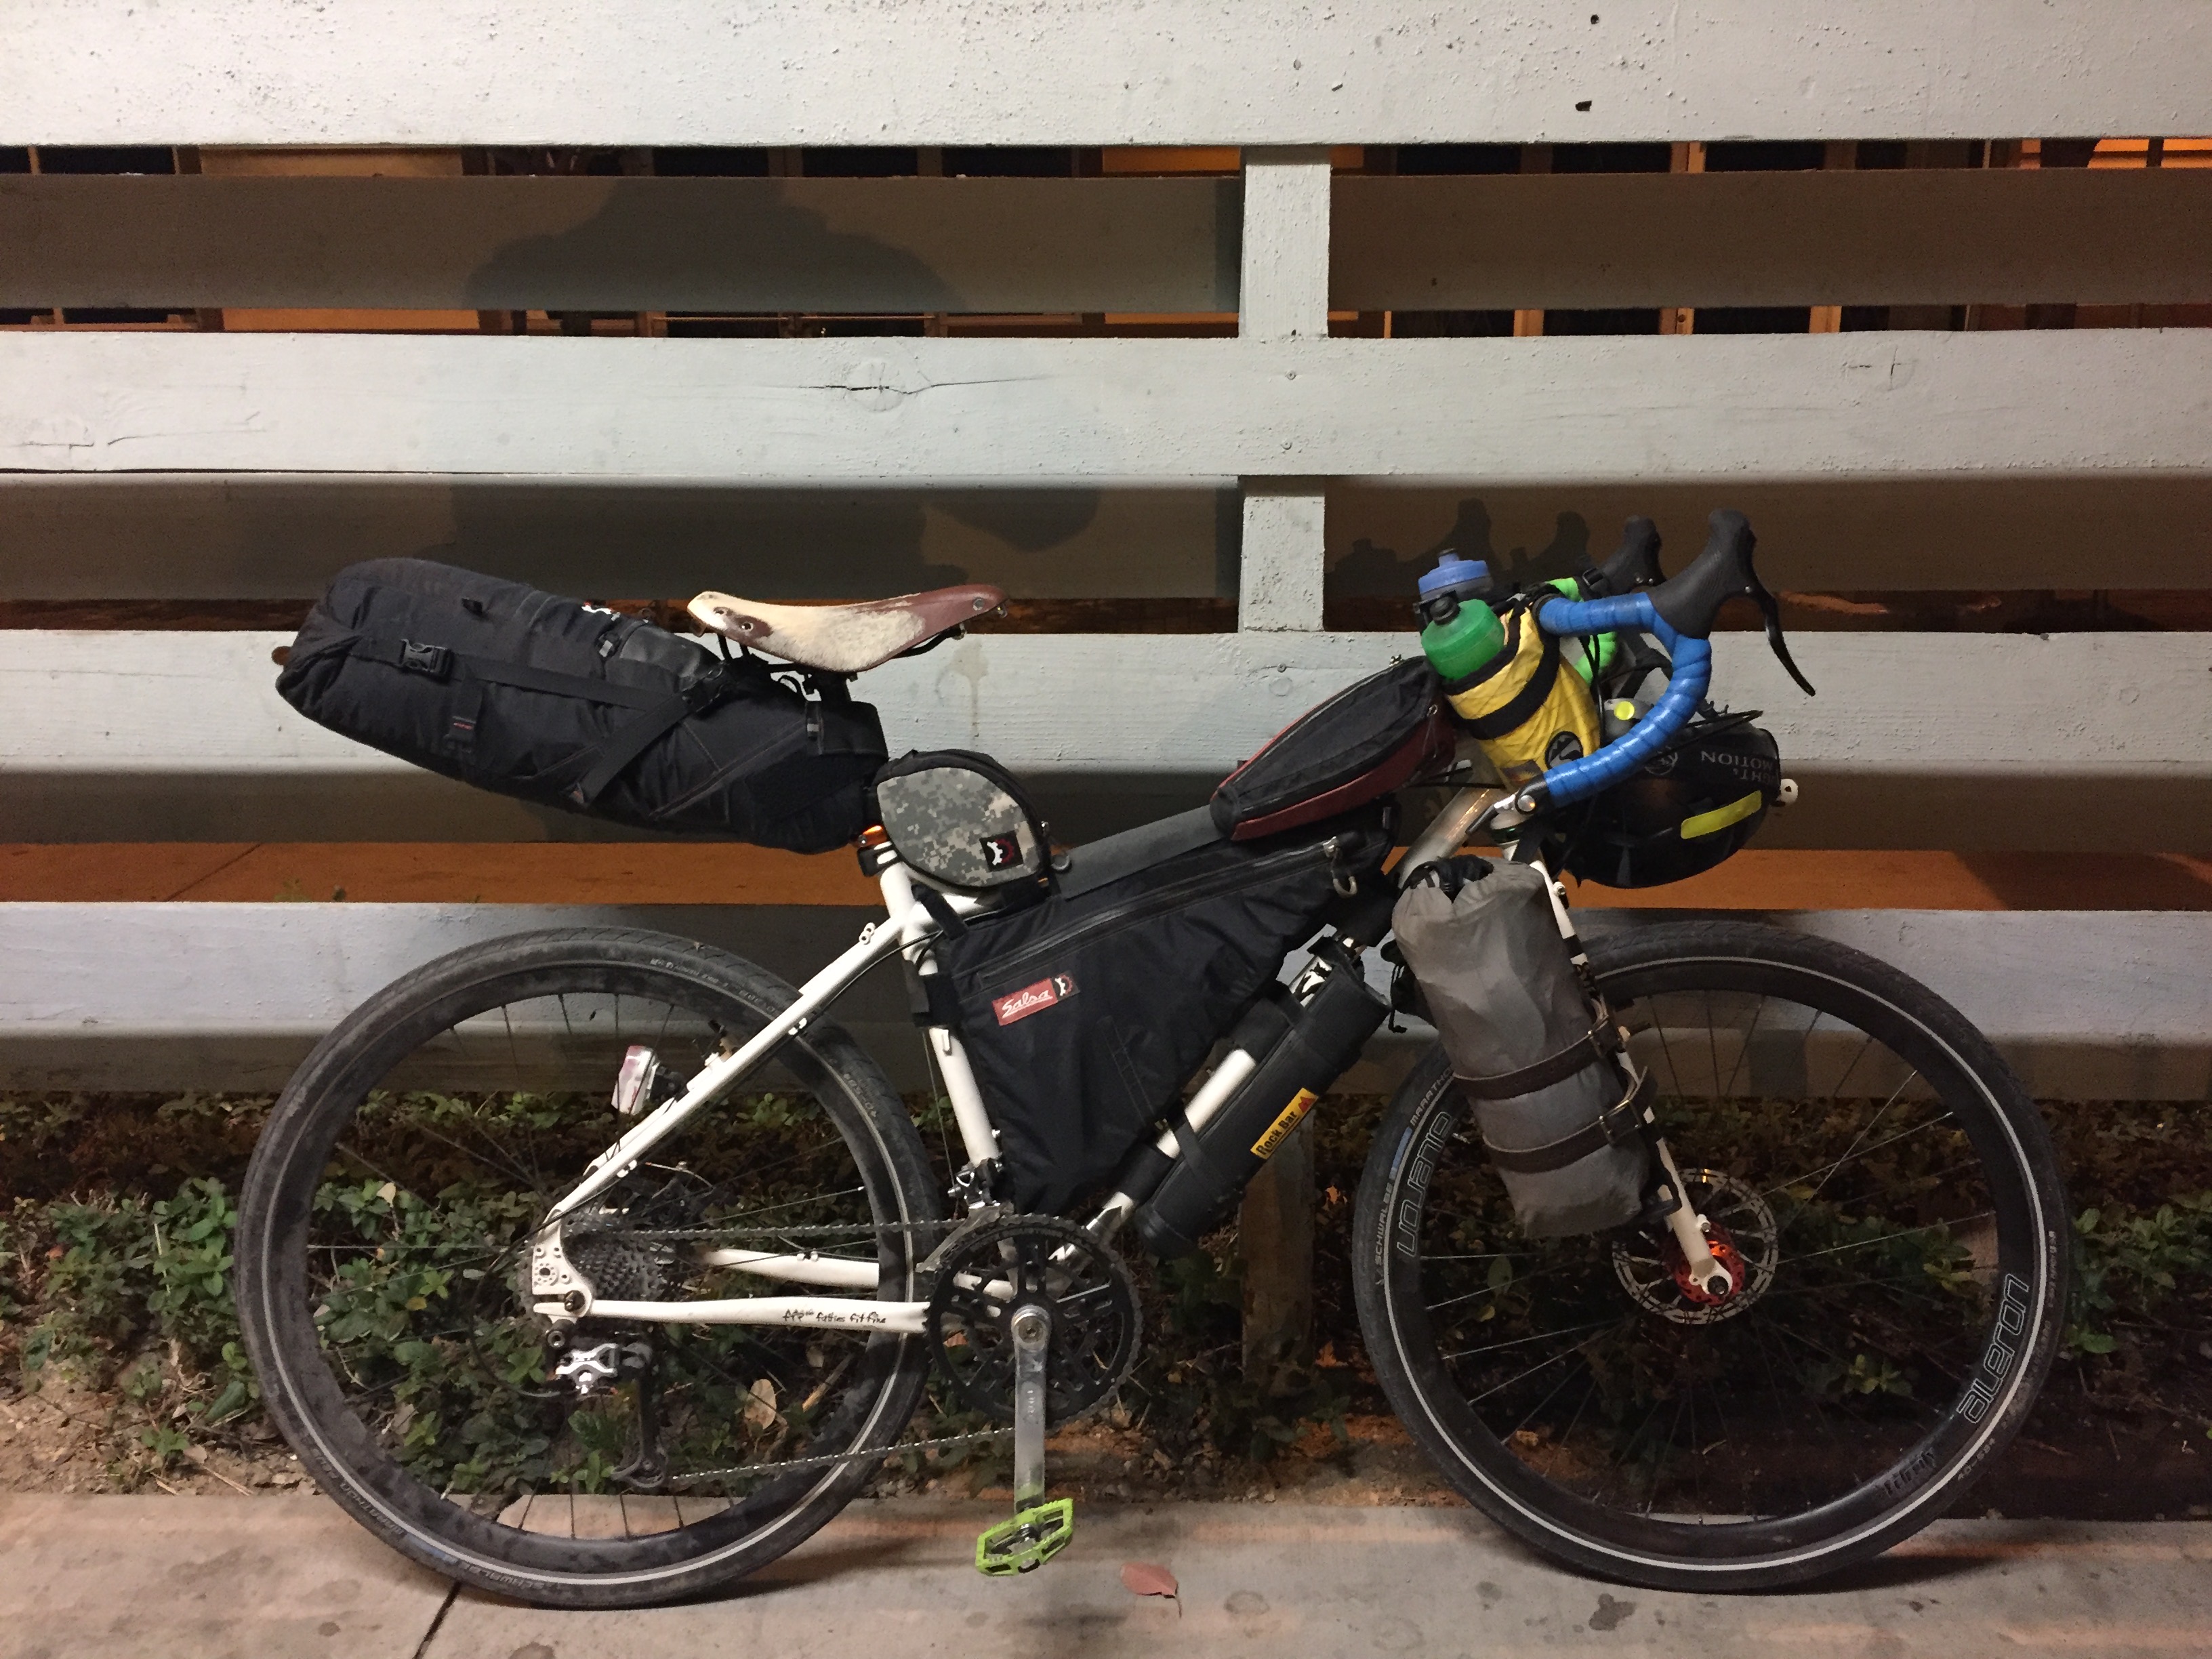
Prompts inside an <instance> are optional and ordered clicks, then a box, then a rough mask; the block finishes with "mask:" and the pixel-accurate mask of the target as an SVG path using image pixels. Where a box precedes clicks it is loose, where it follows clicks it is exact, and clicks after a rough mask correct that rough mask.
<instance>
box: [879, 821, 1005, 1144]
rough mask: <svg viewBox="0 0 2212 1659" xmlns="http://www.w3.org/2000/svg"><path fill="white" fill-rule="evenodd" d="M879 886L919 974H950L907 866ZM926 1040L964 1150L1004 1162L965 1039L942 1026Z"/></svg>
mask: <svg viewBox="0 0 2212 1659" xmlns="http://www.w3.org/2000/svg"><path fill="white" fill-rule="evenodd" d="M876 880H877V883H878V885H880V886H881V887H882V889H883V894H884V908H885V909H887V910H889V911H890V914H891V916H892V918H893V922H892V925H893V926H895V927H898V928H899V929H900V930H901V933H902V939H903V943H902V946H901V949H902V951H903V952H904V954H905V956H906V958H907V961H908V963H909V964H910V965H911V966H912V968H913V969H914V971H915V973H916V974H918V975H921V976H922V977H924V978H928V977H930V976H932V975H936V974H939V973H941V972H942V971H944V970H943V969H940V968H939V966H938V963H937V957H936V954H935V952H933V951H931V950H930V949H929V942H930V940H931V939H933V938H934V937H935V936H936V933H937V923H936V921H935V920H934V919H933V917H932V916H931V915H930V914H929V912H928V911H927V910H925V909H924V908H922V907H921V905H919V904H917V903H916V902H915V897H914V880H913V878H912V877H910V876H908V874H907V872H906V866H904V865H902V864H900V863H898V862H897V861H896V854H891V861H890V862H889V863H887V864H885V865H884V866H883V867H882V868H881V869H880V870H879V871H878V872H877V876H876ZM922 1036H923V1039H924V1040H925V1041H926V1042H927V1043H928V1044H929V1057H930V1060H931V1061H932V1063H933V1064H934V1065H935V1066H936V1067H937V1072H938V1075H939V1076H940V1077H942V1078H943V1079H945V1098H946V1099H948V1100H950V1101H951V1103H952V1121H954V1122H955V1123H957V1124H958V1125H959V1126H960V1144H961V1146H962V1148H963V1150H964V1151H965V1152H967V1154H968V1162H969V1164H983V1163H987V1162H989V1161H992V1160H994V1159H996V1158H997V1157H998V1156H999V1132H998V1131H997V1130H996V1129H994V1128H993V1127H991V1114H990V1112H989V1110H988V1109H987V1108H986V1107H985V1106H984V1104H983V1091H982V1090H981V1089H980V1088H978V1087H977V1086H976V1085H975V1068H974V1067H973V1066H969V1063H968V1050H967V1049H966V1048H964V1047H963V1046H962V1044H961V1042H960V1038H959V1035H958V1034H957V1032H954V1031H951V1030H946V1029H945V1027H944V1026H942V1025H931V1026H927V1027H925V1028H923V1031H922Z"/></svg>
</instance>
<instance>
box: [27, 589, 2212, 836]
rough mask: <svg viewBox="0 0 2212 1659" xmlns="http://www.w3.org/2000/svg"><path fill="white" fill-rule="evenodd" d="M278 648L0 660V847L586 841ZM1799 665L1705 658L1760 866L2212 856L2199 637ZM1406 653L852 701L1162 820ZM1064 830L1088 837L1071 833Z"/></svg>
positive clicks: (1868, 641)
mask: <svg viewBox="0 0 2212 1659" xmlns="http://www.w3.org/2000/svg"><path fill="white" fill-rule="evenodd" d="M284 637H285V636H283V635H269V634H252V633H234V634H178V633H144V634H127V633H116V634H89V633H86V634H71V633H41V632H35V631H25V632H17V633H11V634H8V635H4V636H0V643H4V652H0V708H5V709H7V710H9V720H7V721H6V722H5V723H4V725H0V840H17V841H28V840H48V839H52V840H111V841H112V840H130V839H152V840H161V839H323V838H329V839H343V840H360V839H363V838H365V837H374V836H386V837H390V838H394V839H400V840H410V839H419V840H441V839H459V838H470V837H482V838H486V839H500V838H514V839H526V840H536V839H542V838H547V837H549V836H551V837H575V838H582V837H584V836H587V835H589V834H590V833H591V831H590V829H588V828H587V827H586V821H581V820H576V819H573V818H569V817H566V815H562V814H556V813H553V812H550V811H535V810H534V809H530V808H526V807H523V806H521V805H518V804H516V803H513V802H511V801H507V800H503V799H499V798H495V797H493V796H490V795H486V794H483V793H480V792H475V791H470V790H466V789H464V788H462V787H459V786H458V785H454V784H452V783H450V782H447V781H445V780H442V779H436V778H433V777H430V776H428V775H425V774H422V773H421V772H419V771H417V770H416V769H413V768H410V767H408V766H406V765H404V763H400V762H398V761H395V760H392V759H390V758H389V757H384V756H381V755H379V754H377V753H375V752H374V751H373V750H368V749H364V748H362V747H361V746H360V745H358V744H352V743H349V742H348V741H346V740H345V739H343V738H339V737H337V736H336V735H334V734H332V733H331V732H326V731H325V730H323V729H322V728H321V727H319V726H314V725H313V724H312V723H310V722H309V721H307V720H304V719H302V718H301V717H300V716H299V715H297V714H294V713H293V712H292V710H291V709H290V708H289V707H287V706H286V705H285V704H284V703H283V702H282V701H281V700H280V699H279V698H278V697H277V696H276V693H275V691H274V690H273V689H272V682H273V680H274V678H275V671H274V670H273V668H272V667H271V666H270V660H269V653H270V649H271V647H274V646H276V645H277V644H280V643H282V642H283V641H284ZM1795 646H1796V654H1797V657H1798V659H1799V661H1800V662H1801V663H1802V665H1803V666H1804V668H1805V671H1806V672H1807V673H1808V675H1810V676H1811V678H1812V679H1813V681H1814V684H1816V685H1817V686H1819V687H1820V696H1819V697H1818V698H1817V699H1814V700H1810V701H1808V699H1806V698H1805V697H1804V696H1802V694H1801V693H1799V692H1798V691H1797V690H1796V689H1795V688H1794V687H1792V686H1791V685H1790V683H1789V682H1788V680H1787V679H1786V678H1784V676H1783V674H1782V672H1781V670H1780V669H1779V667H1778V666H1777V665H1775V663H1774V662H1773V660H1772V659H1771V657H1769V656H1768V654H1767V653H1766V650H1765V642H1764V640H1763V639H1762V638H1761V637H1760V636H1759V635H1750V634H1726V635H1720V636H1718V637H1717V639H1716V641H1715V647H1716V657H1717V673H1716V681H1715V683H1716V685H1717V692H1718V696H1720V697H1721V699H1722V700H1723V701H1725V702H1728V703H1729V704H1731V705H1733V706H1735V707H1738V708H1742V707H1755V708H1765V710H1766V718H1765V724H1767V725H1768V726H1770V728H1771V730H1773V731H1774V732H1775V733H1776V736H1777V738H1778V741H1779V742H1780V744H1781V746H1782V751H1783V754H1784V757H1785V759H1786V761H1787V763H1788V767H1789V769H1790V772H1791V773H1792V775H1795V776H1796V777H1797V778H1799V779H1800V780H1801V781H1802V783H1803V784H1804V787H1805V797H1806V798H1805V800H1804V802H1803V803H1802V804H1801V805H1799V806H1797V807H1796V808H1795V809H1793V810H1792V811H1790V812H1787V813H1782V814H1778V815H1777V816H1776V817H1775V819H1774V820H1773V821H1772V823H1771V825H1770V827H1769V828H1768V829H1767V830H1766V831H1765V835H1764V837H1763V840H1762V844H1764V845H1776V846H1780V845H1790V844H1793V843H1794V844H1812V845H1823V844H1825V845H1839V846H1852V845H1861V846H1865V845H1872V846H1886V847H1910V846H1939V847H2021V848H2036V847H2045V848H2111V849H2118V848H2143V849H2146V850H2156V851H2186V850H2191V849H2197V848H2207V847H2212V635H2202V634H2157V635H2150V634H2071V635H2054V636H2051V637H2049V638H2037V637H2034V636H2028V635H1922V634H1889V635H1881V634H1826V635H1803V636H1801V637H1800V638H1799V639H1798V640H1797V641H1795ZM1411 649H1413V637H1412V636H1411V635H1344V634H1321V633H1299V632H1285V633H1277V634H1243V635H991V636H977V637H972V638H969V639H967V640H963V641H958V642H957V643H956V644H953V645H951V646H947V647H943V648H941V649H939V650H938V651H936V652H934V653H932V654H930V655H929V656H927V657H921V658H916V659H912V660H908V661H904V662H897V663H893V664H890V665H886V666H885V667H884V668H881V669H878V670H876V671H872V672H871V673H870V674H868V675H866V677H864V678H863V679H862V680H861V681H860V694H861V695H862V696H865V697H866V698H868V699H869V700H870V701H872V702H874V703H876V704H877V706H878V708H880V709H881V710H882V713H883V717H884V731H885V735H886V737H887V738H888V739H889V741H890V747H891V750H892V752H893V753H895V754H896V753H899V752H901V751H902V750H905V749H908V748H943V747H969V748H977V749H981V750H987V751H988V752H990V753H993V754H994V755H996V756H998V757H1000V760H1002V761H1003V762H1004V763H1006V765H1008V766H1009V767H1011V768H1012V769H1013V770H1014V771H1016V772H1017V773H1019V774H1021V775H1024V776H1025V777H1029V778H1031V779H1035V780H1037V781H1040V783H1042V785H1044V786H1046V787H1050V788H1060V789H1066V790H1070V791H1073V792H1074V793H1076V794H1077V795H1079V796H1080V795H1082V794H1084V793H1085V792H1086V791H1089V792H1091V793H1107V794H1111V793H1117V792H1121V791H1124V790H1138V791H1142V790H1145V789H1152V790H1154V791H1155V792H1164V793H1156V795H1155V796H1154V797H1152V799H1157V800H1158V801H1159V802H1160V810H1167V807H1168V806H1169V805H1174V804H1188V803H1185V802H1183V801H1182V795H1187V794H1189V793H1191V792H1193V791H1195V792H1196V794H1197V798H1199V799H1202V798H1203V794H1204V792H1205V790H1206V789H1207V788H1210V787H1211V786H1212V783H1213V782H1214V781H1218V779H1219V778H1221V777H1222V776H1223V775H1225V774H1226V773H1228V772H1229V771H1230V770H1231V769H1232V768H1233V767H1235V766H1236V765H1237V763H1239V762H1240V761H1242V760H1243V758H1244V757H1246V756H1248V755H1249V754H1250V753H1251V752H1252V751H1253V750H1255V749H1256V748H1258V747H1259V746H1260V745H1261V744H1262V743H1264V742H1265V741H1266V740H1267V738H1269V737H1270V736H1272V735H1273V733H1274V732H1276V731H1278V730H1279V729H1280V728H1281V727H1282V726H1285V725H1286V724H1288V723H1289V721H1290V720H1291V719H1292V718H1294V717H1295V716H1296V715H1297V714H1299V713H1300V712H1302V711H1303V710H1304V709H1306V708H1310V707H1311V706H1312V705H1313V704H1314V703H1316V702H1319V701H1320V700H1321V699H1322V698H1323V697H1325V696H1328V695H1329V694H1331V693H1333V692H1334V691H1336V690H1339V689H1340V688H1341V687H1342V686H1344V685H1345V684H1348V683H1349V682H1350V681H1352V679H1353V678H1357V677H1358V676H1359V675H1361V674H1364V673H1367V672H1371V671H1374V670H1376V669H1377V668H1380V667H1382V666H1383V665H1386V664H1387V663H1388V662H1389V661H1390V660H1391V659H1392V658H1393V657H1394V656H1395V655H1396V654H1397V653H1402V652H1406V651H1408V650H1411ZM1147 780H1149V782H1147ZM1177 792H1182V793H1181V794H1178V793H1177ZM1094 805H1095V803H1094ZM1086 810H1089V809H1086ZM1138 816H1139V817H1141V816H1143V814H1142V813H1139V815H1138ZM1127 821H1129V820H1128V819H1127V818H1126V817H1125V818H1123V819H1121V822H1124V823H1126V822H1127ZM1062 830H1063V833H1065V834H1067V835H1069V836H1071V837H1073V838H1076V839H1081V838H1084V837H1085V836H1089V835H1091V834H1096V833H1100V832H1099V831H1098V830H1097V829H1091V828H1089V827H1087V826H1086V824H1085V823H1080V822H1077V821H1073V820H1070V821H1068V822H1066V823H1063V824H1062ZM2053 878H2054V880H2057V879H2063V869H2060V870H2055V871H2054V877H2053Z"/></svg>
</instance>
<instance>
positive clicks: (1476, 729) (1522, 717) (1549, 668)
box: [1460, 617, 1559, 743]
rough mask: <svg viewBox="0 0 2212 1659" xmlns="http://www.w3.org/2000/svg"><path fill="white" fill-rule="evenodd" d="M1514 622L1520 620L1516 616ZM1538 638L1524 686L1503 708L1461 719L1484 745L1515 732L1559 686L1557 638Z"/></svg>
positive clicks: (1554, 636) (1533, 624) (1546, 635)
mask: <svg viewBox="0 0 2212 1659" xmlns="http://www.w3.org/2000/svg"><path fill="white" fill-rule="evenodd" d="M1515 620H1516V622H1517V621H1519V620H1521V619H1520V618H1518V617H1516V618H1515ZM1528 626H1530V627H1532V628H1533V627H1534V626H1535V623H1534V621H1533V620H1531V621H1529V623H1528ZM1541 639H1542V641H1543V645H1542V647H1541V650H1540V651H1539V652H1538V653H1537V657H1536V670H1535V671H1534V673H1532V674H1530V675H1529V676H1528V684H1526V685H1524V686H1522V688H1521V689H1520V690H1518V691H1516V692H1515V693H1514V694H1513V696H1511V697H1510V698H1509V699H1508V700H1507V701H1506V702H1505V703H1504V706H1503V707H1502V708H1493V709H1492V710H1491V711H1490V712H1489V713H1488V714H1477V715H1475V716H1474V718H1473V719H1468V717H1467V716H1465V715H1462V716H1461V717H1460V724H1461V725H1462V726H1465V727H1466V728H1467V729H1468V732H1471V733H1473V734H1474V736H1475V737H1477V738H1480V739H1482V740H1483V741H1484V742H1486V743H1490V742H1494V741H1496V740H1497V739H1498V738H1502V737H1504V736H1505V735H1506V734H1507V733H1509V732H1516V731H1518V730H1519V729H1520V728H1521V726H1522V725H1524V724H1525V723H1526V722H1527V721H1528V720H1530V719H1531V718H1532V717H1533V716H1534V714H1535V713H1536V711H1537V710H1538V709H1540V708H1542V707H1543V706H1544V700H1545V699H1546V698H1547V697H1548V696H1551V695H1552V687H1553V685H1555V684H1558V683H1559V639H1558V637H1557V636H1556V635H1551V634H1545V635H1541Z"/></svg>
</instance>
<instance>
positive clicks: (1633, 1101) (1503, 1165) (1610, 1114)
mask: <svg viewBox="0 0 2212 1659" xmlns="http://www.w3.org/2000/svg"><path fill="white" fill-rule="evenodd" d="M1652 1092H1653V1091H1652V1087H1651V1073H1649V1072H1646V1073H1644V1074H1643V1075H1642V1076H1640V1077H1638V1079H1636V1082H1635V1085H1634V1086H1632V1088H1631V1089H1630V1090H1629V1091H1628V1092H1627V1093H1626V1094H1625V1095H1623V1096H1622V1097H1620V1099H1619V1100H1617V1101H1615V1102H1614V1103H1613V1104H1612V1105H1610V1106H1608V1107H1607V1108H1606V1109H1605V1110H1603V1111H1602V1112H1600V1113H1599V1114H1598V1115H1597V1116H1596V1117H1595V1119H1593V1120H1592V1121H1590V1122H1589V1123H1587V1124H1585V1125H1584V1126H1583V1127H1581V1128H1579V1129H1577V1130H1576V1131H1575V1132H1574V1133H1572V1134H1571V1135H1567V1136H1565V1137H1563V1138H1562V1139H1558V1140H1554V1141H1552V1142H1550V1143H1549V1144H1548V1145H1546V1146H1528V1147H1524V1148H1523V1149H1522V1150H1521V1151H1519V1152H1513V1151H1510V1150H1509V1149H1507V1148H1506V1147H1504V1146H1499V1145H1498V1143H1497V1142H1495V1141H1493V1140H1492V1139H1489V1138H1488V1137H1487V1136H1485V1137H1484V1139H1483V1142H1482V1145H1483V1149H1484V1150H1485V1151H1486V1152H1488V1153H1489V1154H1490V1161H1491V1162H1492V1164H1496V1165H1497V1166H1498V1168H1499V1169H1501V1170H1511V1171H1513V1173H1514V1174H1516V1175H1545V1174H1548V1173H1549V1172H1550V1171H1552V1170H1564V1169H1565V1168H1566V1167H1567V1165H1568V1164H1578V1163H1580V1162H1581V1161H1582V1160H1583V1158H1588V1157H1589V1155H1590V1154H1591V1153H1592V1152H1603V1151H1604V1150H1605V1149H1606V1148H1607V1147H1608V1146H1620V1144H1621V1143H1622V1142H1624V1141H1629V1140H1633V1139H1636V1137H1637V1136H1638V1135H1639V1134H1641V1133H1643V1132H1644V1126H1645V1125H1646V1124H1649V1123H1650V1122H1651V1121H1653V1120H1652V1116H1651V1096H1652Z"/></svg>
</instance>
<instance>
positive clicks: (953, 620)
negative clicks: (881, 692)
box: [689, 582, 1006, 674]
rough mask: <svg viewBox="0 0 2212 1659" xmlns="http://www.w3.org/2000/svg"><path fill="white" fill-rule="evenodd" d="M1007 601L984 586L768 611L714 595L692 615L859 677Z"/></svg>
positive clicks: (809, 664)
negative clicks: (868, 670) (847, 603)
mask: <svg viewBox="0 0 2212 1659" xmlns="http://www.w3.org/2000/svg"><path fill="white" fill-rule="evenodd" d="M1005 603H1006V595H1005V594H1004V593H1002V592H1000V591H999V590H998V589H997V588H995V587H989V586H984V585H983V584H982V583H980V582H971V583H969V584H968V585H967V586H961V587H938V588H932V589H931V590H930V591H929V592H927V593H903V594H901V595H900V596H899V597H898V598H896V599H863V600H862V601H860V603H859V604H858V605H764V604H763V603H762V602H761V601H760V600H758V599H738V597H737V596H736V595H734V594H731V593H717V592H714V591H713V590H712V589H709V590H708V592H704V593H702V594H700V595H699V596H698V597H697V598H696V599H693V600H692V601H691V604H690V607H689V609H690V612H691V614H692V616H693V617H696V618H697V620H698V621H699V622H700V623H702V624H703V625H704V626H705V627H707V628H708V629H711V630H712V631H713V632H714V633H717V634H720V635H722V636H723V637H724V638H726V639H732V640H735V641H737V642H738V644H740V645H748V646H750V647H752V648H753V649H754V650H756V651H758V652H760V653H763V655H766V656H770V657H781V658H782V659H783V660H784V661H786V662H790V663H797V664H798V665H799V666H800V667H802V668H819V669H823V670H826V671H829V672H830V673H833V674H857V673H860V671H862V670H863V669H868V668H874V667H877V666H878V665H880V664H883V663H887V662H889V661H890V659H892V658H893V657H897V656H903V655H904V654H905V653H908V652H909V651H911V650H913V649H915V647H917V646H921V645H924V644H927V642H928V641H932V640H933V639H935V638H937V637H938V636H939V635H942V634H947V633H950V632H951V630H952V629H956V628H959V627H962V626H963V625H964V624H966V623H971V622H974V621H975V620H976V618H978V617H984V616H987V615H989V614H990V613H991V612H992V611H996V610H997V609H998V608H999V607H1000V605H1004V604H1005Z"/></svg>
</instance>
